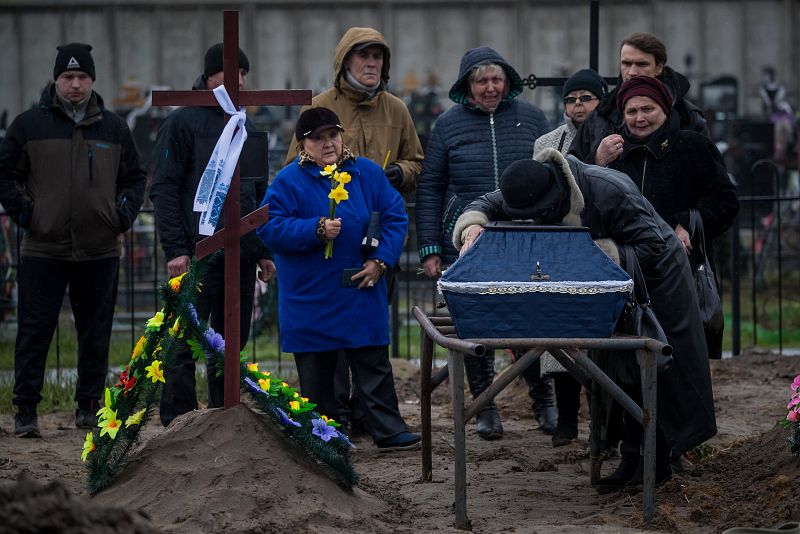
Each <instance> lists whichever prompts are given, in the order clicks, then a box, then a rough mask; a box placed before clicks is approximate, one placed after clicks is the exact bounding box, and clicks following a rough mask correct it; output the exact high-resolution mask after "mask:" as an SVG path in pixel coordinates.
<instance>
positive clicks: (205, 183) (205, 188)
mask: <svg viewBox="0 0 800 534" xmlns="http://www.w3.org/2000/svg"><path fill="white" fill-rule="evenodd" d="M214 97H215V98H216V99H217V102H218V103H219V106H220V107H221V108H222V111H224V112H225V113H227V114H228V115H230V116H231V118H230V119H229V120H228V123H227V124H226V125H225V128H224V129H223V130H222V134H221V135H220V136H219V140H218V141H217V144H216V145H215V146H214V151H213V152H212V153H211V159H209V160H208V165H206V169H205V171H203V176H202V177H201V178H200V183H199V184H198V186H197V194H195V197H194V211H197V212H200V229H199V232H200V235H211V234H213V233H214V229H215V228H216V227H217V222H218V221H219V216H220V214H221V213H222V206H223V204H225V196H226V195H227V194H228V188H229V187H230V186H231V178H233V173H234V171H235V170H236V162H238V161H239V154H241V153H242V147H244V142H245V140H246V139H247V130H245V127H244V123H245V120H246V116H245V111H244V108H241V109H240V110H239V111H237V110H236V108H235V107H234V106H233V102H231V98H230V96H228V91H226V90H225V86H224V85H220V86H219V87H217V88H216V89H214ZM237 128H238V129H237ZM234 132H235V133H234Z"/></svg>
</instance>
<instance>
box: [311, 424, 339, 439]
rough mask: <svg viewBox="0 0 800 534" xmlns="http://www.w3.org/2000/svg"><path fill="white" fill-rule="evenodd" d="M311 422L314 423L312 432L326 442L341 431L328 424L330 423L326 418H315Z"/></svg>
mask: <svg viewBox="0 0 800 534" xmlns="http://www.w3.org/2000/svg"><path fill="white" fill-rule="evenodd" d="M311 424H312V425H314V429H313V430H312V431H311V433H312V434H314V435H315V436H317V437H319V439H321V440H322V441H325V442H328V441H330V440H331V438H335V437H336V435H337V434H338V433H339V432H338V431H337V430H336V429H335V428H333V427H332V426H328V423H327V422H325V420H324V419H313V420H312V421H311Z"/></svg>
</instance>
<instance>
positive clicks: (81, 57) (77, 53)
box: [53, 43, 95, 81]
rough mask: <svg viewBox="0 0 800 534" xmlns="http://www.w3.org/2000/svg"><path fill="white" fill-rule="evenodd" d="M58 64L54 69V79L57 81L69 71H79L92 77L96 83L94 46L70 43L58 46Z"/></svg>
mask: <svg viewBox="0 0 800 534" xmlns="http://www.w3.org/2000/svg"><path fill="white" fill-rule="evenodd" d="M56 49H57V50H58V55H56V64H55V66H54V67H53V79H54V80H55V79H57V78H58V77H59V76H61V74H62V73H64V72H66V71H68V70H79V71H81V72H85V73H86V74H88V75H89V76H91V77H92V81H94V79H95V76H94V59H92V45H88V44H83V43H69V44H64V45H61V46H57V47H56Z"/></svg>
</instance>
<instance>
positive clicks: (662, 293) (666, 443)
mask: <svg viewBox="0 0 800 534" xmlns="http://www.w3.org/2000/svg"><path fill="white" fill-rule="evenodd" d="M535 158H536V160H538V161H533V160H522V161H517V162H514V163H513V164H511V165H510V166H509V167H508V169H506V172H505V173H504V174H503V179H502V180H501V188H500V189H498V190H497V191H494V192H492V193H489V194H487V195H484V196H482V197H480V198H478V199H477V200H476V201H475V202H473V203H472V204H470V205H469V206H467V208H466V210H465V211H464V214H463V215H461V217H459V219H458V221H457V222H456V224H455V228H454V230H453V244H454V246H456V247H459V248H460V247H463V246H465V245H466V246H469V244H471V243H472V242H474V240H475V239H477V238H478V236H479V235H480V233H481V231H482V226H483V225H485V224H486V222H488V221H490V220H510V219H532V220H533V221H534V222H535V223H537V224H554V223H561V224H567V225H570V226H586V227H587V228H588V229H589V233H590V234H591V236H592V238H593V239H595V240H599V241H602V243H598V245H601V246H602V248H603V249H604V250H605V251H606V252H607V253H609V256H611V257H612V258H613V259H615V260H619V256H620V252H623V250H624V249H623V248H622V245H628V247H626V248H629V249H632V251H633V253H635V254H636V258H637V259H638V261H639V264H640V265H641V269H642V273H643V274H644V278H645V283H646V285H647V290H648V292H649V294H650V298H651V302H652V306H653V310H654V311H655V313H656V316H657V317H658V320H659V322H660V323H661V326H662V327H663V328H664V332H665V333H666V335H667V339H668V340H669V343H670V345H672V347H673V362H672V365H671V366H670V367H669V369H668V370H666V371H664V372H661V373H659V375H658V393H657V395H658V404H657V406H658V409H657V413H658V438H657V446H656V482H663V481H664V480H666V479H667V478H669V476H670V474H671V471H670V458H671V455H672V456H674V457H679V456H680V455H681V454H682V453H684V452H685V451H687V450H689V449H691V448H692V447H695V446H697V445H699V444H701V443H702V442H703V441H705V440H707V439H709V438H711V437H712V436H714V434H716V432H717V427H716V417H715V415H714V397H713V394H712V390H711V372H710V369H709V365H708V353H707V351H706V343H705V338H704V335H703V325H702V322H701V320H700V310H699V308H698V303H697V295H696V294H695V290H694V279H693V278H692V271H691V267H690V266H689V260H688V256H687V255H686V253H685V252H684V250H683V246H682V245H681V243H680V241H679V240H678V238H677V237H676V236H675V232H674V231H673V230H672V228H671V227H670V226H669V225H668V224H667V223H666V222H664V220H663V219H662V218H661V217H660V216H659V215H658V214H657V213H656V211H655V209H653V206H652V205H650V203H649V202H648V201H647V200H646V199H645V198H644V197H643V196H642V194H641V193H640V192H639V190H638V189H637V188H636V186H635V185H634V183H633V182H632V181H631V179H630V178H628V177H627V176H626V175H625V174H623V173H621V172H618V171H614V170H611V169H606V168H603V167H598V166H596V165H587V164H585V163H582V162H580V161H579V160H578V159H576V158H575V157H574V156H567V157H566V158H564V156H562V155H561V154H560V153H559V152H558V151H556V150H554V149H552V148H547V149H544V150H543V151H541V152H539V153H538V154H536V156H535ZM617 246H619V247H620V248H619V250H617ZM462 252H463V249H462ZM623 264H624V262H623ZM628 391H629V394H635V392H636V388H635V387H634V388H628ZM592 417H598V414H592ZM639 430H640V431H641V426H639ZM627 431H628V425H627V424H626V437H625V438H623V444H622V447H621V449H620V452H621V453H622V461H621V462H620V465H619V467H618V468H617V471H616V472H615V473H614V474H612V475H611V476H609V477H606V478H605V479H601V480H600V481H599V482H598V491H605V490H608V489H620V488H622V487H624V486H625V485H626V484H630V483H632V480H633V479H635V477H636V475H637V468H638V466H639V465H640V458H639V442H638V436H637V435H636V434H635V433H633V432H632V433H631V434H628V433H627ZM628 437H630V438H631V439H626V438H628ZM638 482H639V483H641V480H639V481H638ZM601 488H605V489H604V490H601Z"/></svg>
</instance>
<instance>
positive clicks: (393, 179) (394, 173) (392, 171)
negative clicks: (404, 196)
mask: <svg viewBox="0 0 800 534" xmlns="http://www.w3.org/2000/svg"><path fill="white" fill-rule="evenodd" d="M383 173H384V174H385V175H386V178H387V179H388V180H389V183H390V184H392V187H394V188H395V189H397V188H399V187H400V184H401V183H403V169H401V168H400V167H398V166H397V165H395V164H394V163H392V164H391V165H389V166H388V167H386V169H385V170H384V171H383Z"/></svg>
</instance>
